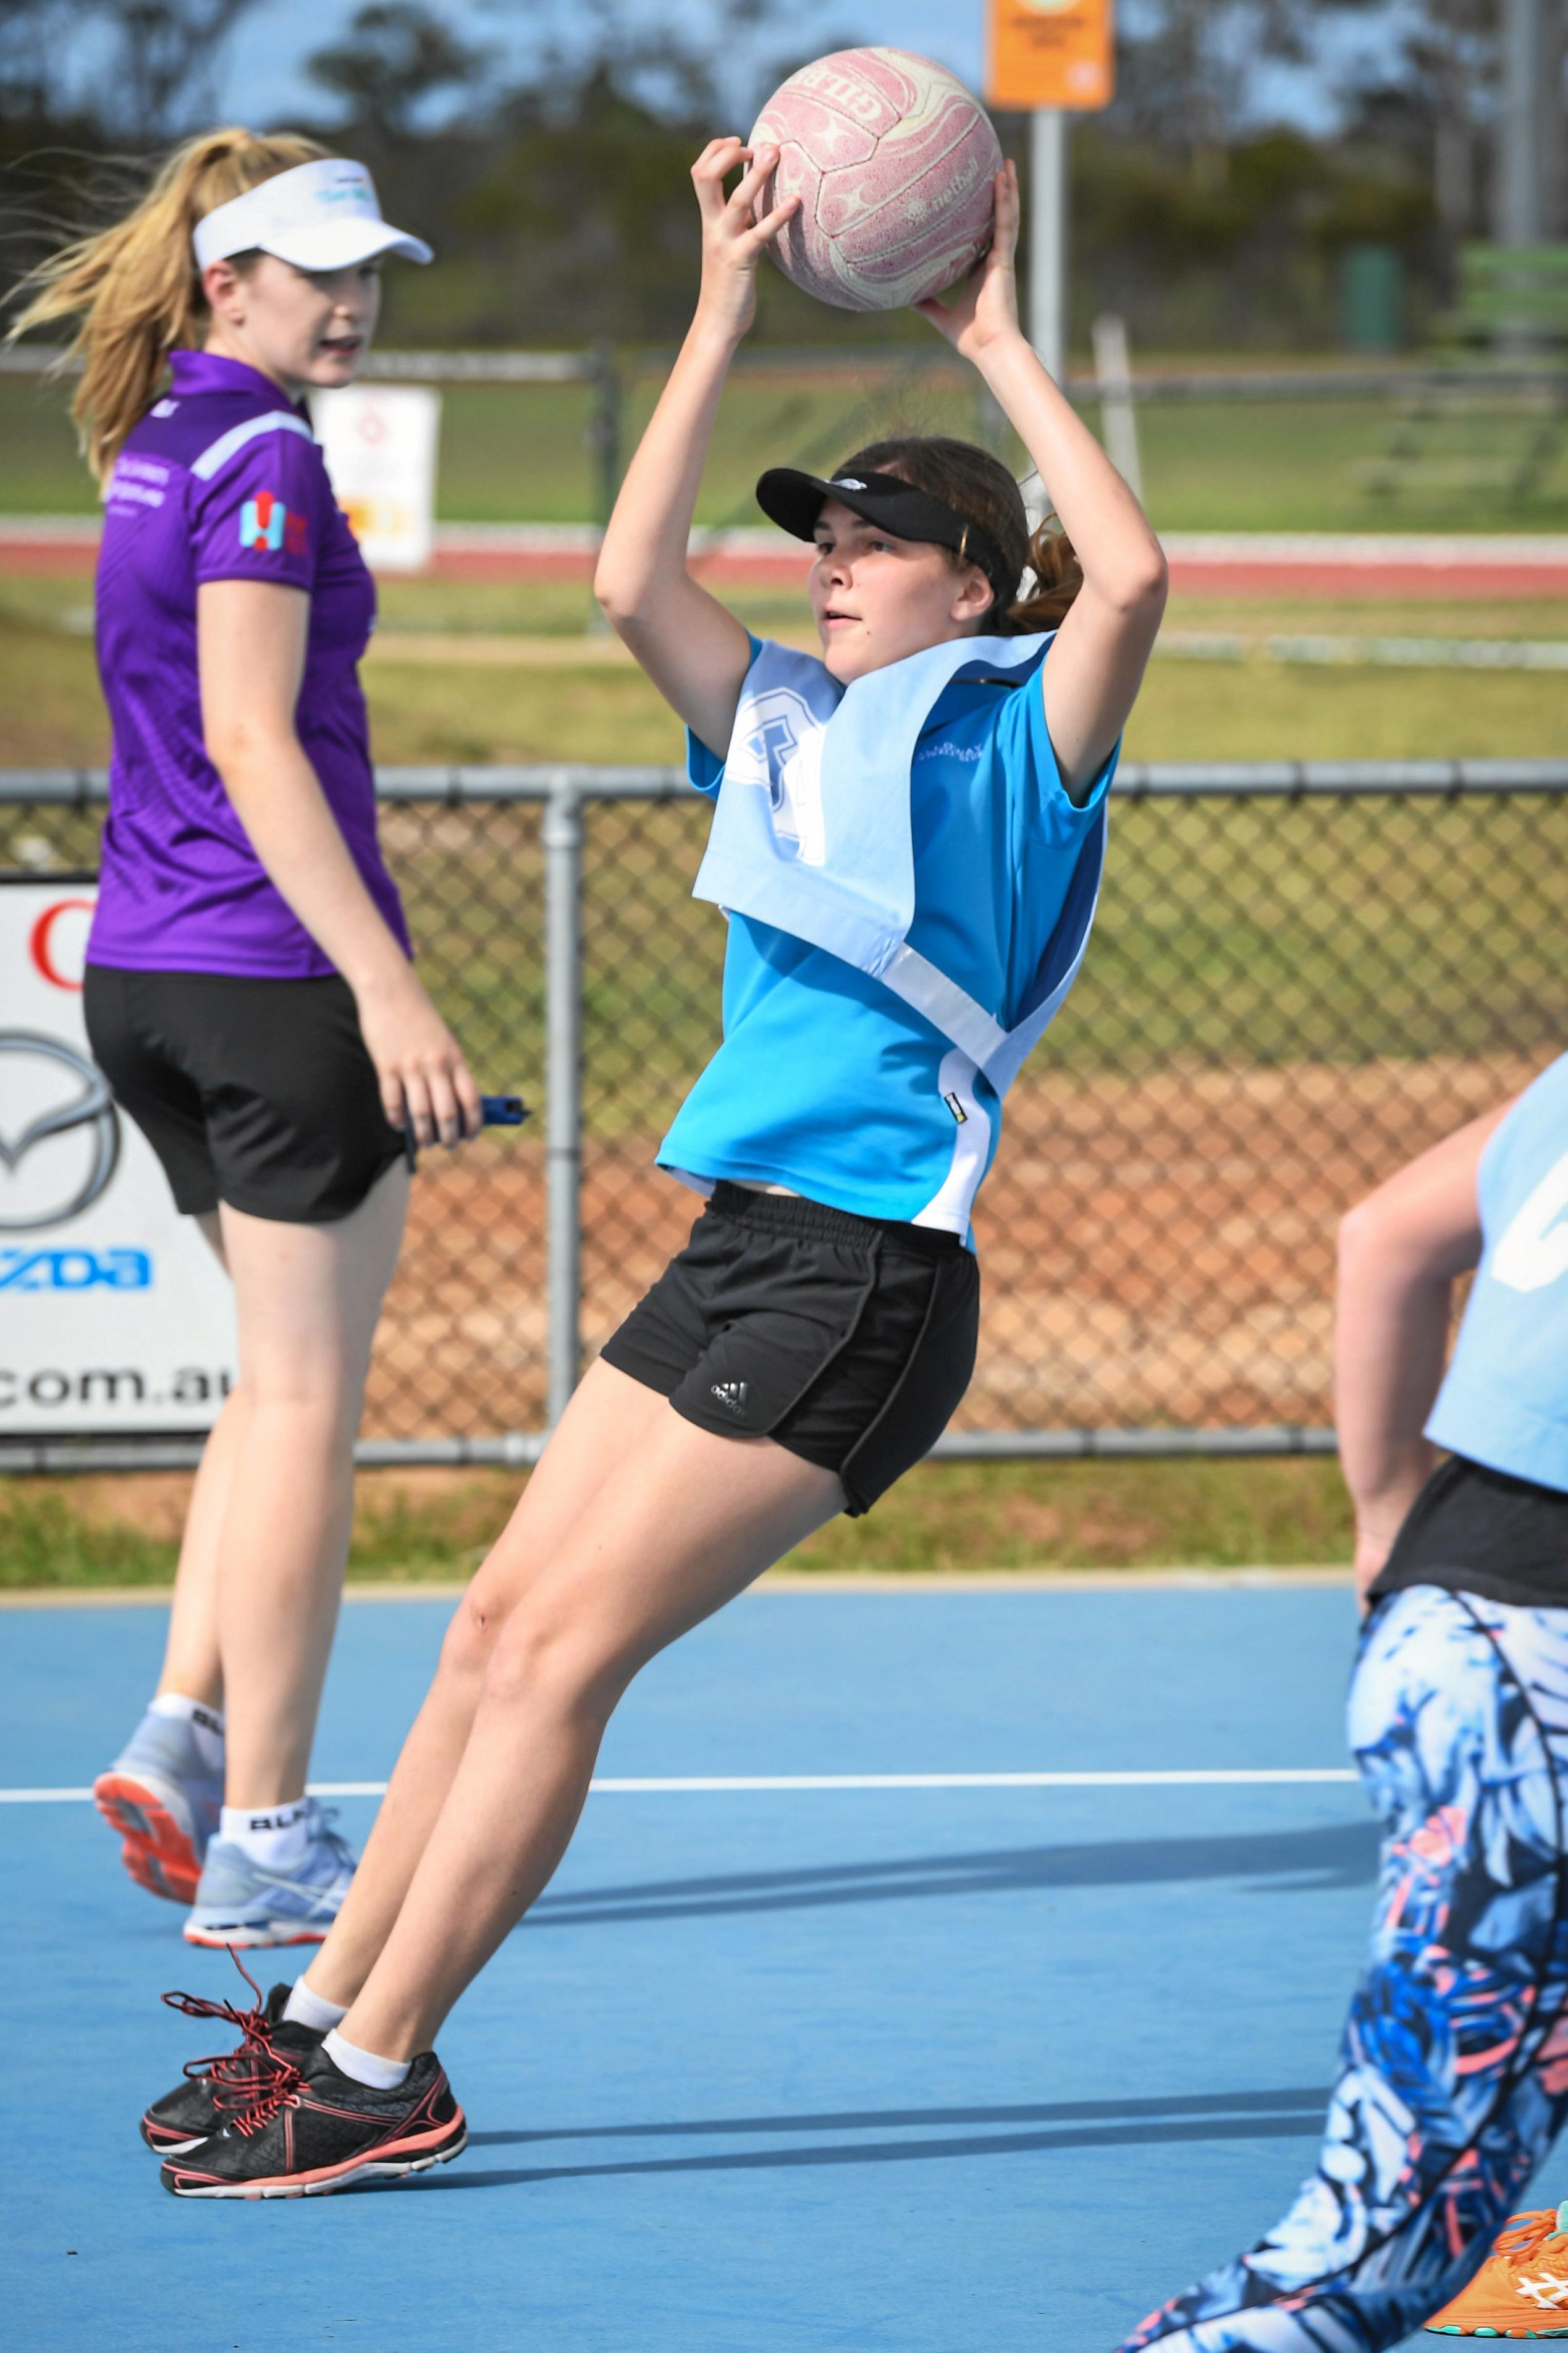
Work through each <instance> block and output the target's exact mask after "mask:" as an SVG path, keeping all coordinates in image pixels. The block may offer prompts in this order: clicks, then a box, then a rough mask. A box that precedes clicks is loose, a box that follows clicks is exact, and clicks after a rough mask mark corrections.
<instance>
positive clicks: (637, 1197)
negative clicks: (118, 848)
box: [0, 762, 1568, 1460]
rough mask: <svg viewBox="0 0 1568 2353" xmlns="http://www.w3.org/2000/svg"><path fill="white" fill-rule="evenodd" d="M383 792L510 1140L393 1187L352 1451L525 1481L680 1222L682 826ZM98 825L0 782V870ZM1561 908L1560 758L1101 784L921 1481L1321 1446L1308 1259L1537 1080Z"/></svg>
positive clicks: (550, 774)
mask: <svg viewBox="0 0 1568 2353" xmlns="http://www.w3.org/2000/svg"><path fill="white" fill-rule="evenodd" d="M381 785H382V792H383V798H384V814H383V828H384V843H385V848H386V850H387V854H388V859H389V862H390V864H391V866H392V868H393V871H394V872H395V874H396V875H397V877H398V879H399V881H400V882H401V884H402V886H403V889H404V892H405V899H406V902H407V906H408V913H409V919H410V923H411V925H412V928H413V931H414V934H415V938H416V942H417V944H418V948H419V955H420V968H421V971H422V973H423V974H424V976H425V977H426V982H427V983H428V985H429V986H430V987H431V988H432V991H433V993H434V994H435V996H436V997H437V1001H438V1002H439V1003H440V1004H441V1006H442V1007H443V1008H444V1010H445V1011H446V1012H447V1016H448V1018H450V1019H451V1020H452V1022H453V1024H454V1026H455V1028H456V1029H457V1030H458V1034H459V1036H460V1037H461V1039H462V1040H463V1042H464V1044H465V1046H466V1048H467V1050H468V1054H469V1057H470V1059H471V1060H472V1063H473V1066H474V1069H475V1071H476V1074H477V1075H478V1077H479V1082H480V1083H481V1085H483V1086H485V1087H486V1088H490V1089H496V1090H500V1089H502V1088H505V1089H512V1088H516V1089H518V1090H520V1091H521V1092H522V1093H523V1094H524V1095H526V1096H527V1097H528V1099H529V1101H530V1103H532V1104H534V1105H536V1106H539V1107H541V1109H542V1117H540V1118H538V1119H537V1120H535V1121H534V1122H532V1123H531V1124H530V1125H529V1126H528V1127H526V1128H525V1129H523V1131H522V1132H521V1135H515V1136H512V1135H501V1136H487V1137H485V1138H483V1139H481V1140H480V1141H479V1143H477V1144H475V1145H470V1146H468V1147H466V1148H465V1150H464V1151H463V1152H462V1153H461V1154H460V1155H458V1156H456V1157H455V1158H453V1159H450V1160H448V1159H447V1157H446V1155H442V1154H439V1153H428V1154H426V1155H424V1157H423V1160H422V1163H421V1168H420V1176H419V1182H418V1184H417V1186H416V1191H415V1198H414V1208H413V1214H412V1219H411V1224H410V1229H409V1237H408V1242H407V1246H406V1248H405V1252H404V1257H403V1261H402V1264H401V1266H400V1269H399V1271H398V1275H397V1280H396V1282H395V1285H394V1288H393V1292H392V1294H391V1297H390V1299H389V1302H388V1304H387V1310H386V1314H385V1316H384V1320H383V1324H382V1327H381V1332H380V1335H379V1338H378V1342H377V1347H376V1355H375V1364H374V1375H373V1380H372V1388H371V1401H370V1410H369V1415H368V1419H367V1422H366V1436H367V1440H369V1441H370V1448H369V1451H371V1452H372V1453H373V1454H374V1456H376V1457H379V1458H381V1459H386V1457H387V1456H388V1455H395V1456H397V1457H401V1458H403V1459H417V1458H419V1457H420V1456H424V1457H426V1458H427V1459H434V1460H440V1459H448V1460H449V1459H451V1458H452V1457H453V1456H454V1455H457V1456H468V1457H469V1458H476V1459H484V1458H487V1457H501V1458H504V1457H506V1456H508V1455H510V1456H512V1457H518V1456H524V1455H526V1454H528V1453H530V1452H531V1451H533V1447H534V1443H536V1440H531V1439H530V1437H529V1436H528V1435H527V1434H531V1433H538V1432H539V1431H540V1430H542V1428H543V1427H545V1426H546V1424H547V1422H548V1420H549V1419H551V1418H552V1416H553V1414H554V1413H555V1412H558V1411H559V1409H560V1407H561V1405H562V1403H563V1401H564V1398H565V1397H566V1395H567V1394H568V1393H569V1391H570V1388H571V1386H572V1383H573V1381H574V1379H575V1377H576V1375H577V1371H578V1368H579V1366H580V1363H581V1361H582V1360H583V1358H584V1356H587V1355H591V1354H592V1353H593V1352H594V1351H595V1349H596V1348H597V1347H598V1346H599V1345H600V1344H601V1343H602V1342H603V1340H604V1339H605V1336H606V1335H607V1334H608V1333H609V1332H610V1331H612V1330H613V1329H614V1327H615V1325H616V1323H617V1322H618V1321H619V1319H620V1318H621V1316H622V1315H624V1314H625V1313H626V1310H627V1308H628V1307H629V1306H630V1305H631V1304H632V1303H633V1302H634V1301H635V1300H636V1299H637V1296H638V1294H639V1293H640V1292H641V1291H642V1290H643V1289H644V1288H645V1287H646V1285H647V1282H649V1281H650V1280H651V1279H652V1277H653V1276H654V1275H655V1274H656V1273H657V1272H658V1270H659V1268H660V1266H661V1265H662V1264H663V1262H664V1261H665V1259H666V1258H667V1256H668V1253H669V1252H670V1250H672V1249H673V1248H675V1247H677V1246H678V1245H679V1242H680V1240H682V1239H683V1237H684V1235H685V1232H686V1231H687V1229H688V1228H689V1222H690V1219H691V1217H692V1215H693V1212H694V1208H695V1206H696V1205H695V1203H694V1201H693V1199H692V1197H691V1196H690V1194H689V1193H688V1192H686V1191H685V1190H684V1189H683V1188H682V1187H680V1186H679V1185H678V1184H676V1183H674V1182H673V1181H672V1180H671V1179H670V1178H668V1177H667V1176H661V1175H660V1174H659V1173H658V1169H657V1168H656V1166H655V1165H654V1162H655V1153H656V1149H657V1146H658V1141H659V1138H660V1136H661V1134H663V1132H664V1129H665V1127H666V1126H667V1125H668V1122H669V1120H670V1118H671V1116H672V1115H673V1113H674V1110H675V1107H676V1105H677V1103H679V1100H680V1098H681V1095H682V1093H683V1092H684V1091H685V1089H686V1087H687V1086H688V1085H689V1083H690V1082H691V1080H692V1079H693V1078H694V1077H695V1075H696V1074H697V1072H698V1071H699V1070H700V1068H701V1066H702V1064H703V1061H704V1060H705V1059H706V1057H707V1056H708V1054H709V1053H710V1051H711V1050H712V1048H713V1046H714V1044H715V1043H716V1041H717V1037H718V1017H719V980H720V969H721V957H722V951H723V923H722V920H721V917H720V915H719V914H718V913H717V912H716V910H714V909H713V908H711V907H709V906H707V905H703V904H700V903H698V902H695V901H693V900H692V898H691V896H690V886H691V881H692V878H693V876H694V874H695V871H696V867H697V863H698V860H699V857H700V851H701V845H702V840H703V837H704V832H705V828H706V824H707V819H708V814H709V812H708V808H707V805H706V804H705V803H703V802H701V801H700V800H699V799H698V798H697V797H695V796H693V795H691V794H690V793H689V792H688V791H687V790H686V789H685V788H684V786H683V785H682V784H681V782H680V779H679V776H678V775H677V774H676V773H675V772H673V771H668V770H662V769H659V770H650V769H643V770H619V771H616V770H603V769H601V770H590V769H583V768H560V769H500V768H496V769H484V768H476V769H466V770H450V771H448V770H407V769H405V770H388V771H384V772H383V775H382V778H381ZM101 793H102V783H101V779H100V778H98V777H88V776H70V775H67V774H63V773H58V772H51V773H49V774H47V775H38V774H26V773H22V772H15V773H13V774H12V775H11V776H9V777H5V778H0V871H9V872H12V873H16V872H18V871H21V872H26V873H27V874H29V875H31V876H33V877H35V878H37V879H45V878H47V877H48V876H49V875H51V874H62V875H63V874H64V873H66V872H68V871H89V870H90V869H91V868H92V866H93V865H94V863H95V861H96V851H97V838H98V828H99V824H100V814H101V811H100V800H101ZM1565 885H1568V762H1534V763H1531V762H1524V763H1520V762H1490V763H1487V762H1469V763H1450V764H1445V763H1412V764H1405V765H1378V766H1371V765H1311V764H1307V765H1288V764H1279V765H1270V766H1261V767H1260V766H1246V767H1241V766H1213V767H1178V766H1169V767H1138V766H1130V767H1128V768H1126V769H1124V770H1123V772H1122V776H1121V783H1120V785H1119V787H1118V791H1117V794H1116V797H1115V802H1114V805H1113V808H1112V814H1111V838H1110V858H1109V861H1108V871H1107V881H1106V887H1105V892H1104V896H1103V898H1102V901H1101V906H1100V917H1099V922H1098V924H1097V927H1096V932H1095V936H1094V939H1093V941H1092V943H1091V944H1090V948H1089V956H1088V959H1087V962H1086V964H1085V967H1084V971H1083V974H1082V976H1081V978H1080V979H1079V984H1078V986H1077V988H1076V989H1075V991H1074V993H1073V996H1072V997H1071V999H1070V1001H1069V1003H1068V1008H1067V1009H1066V1011H1065V1012H1064V1013H1063V1015H1062V1017H1061V1018H1060V1019H1059V1020H1058V1023H1057V1024H1056V1026H1055V1027H1054V1028H1053V1029H1051V1030H1050V1031H1049V1032H1048V1033H1047V1038H1046V1039H1045V1042H1044V1044H1043V1045H1042V1047H1041V1048H1040V1050H1038V1051H1037V1053H1036V1055H1035V1056H1034V1058H1033V1060H1031V1061H1030V1062H1029V1064H1028V1065H1027V1066H1026V1070H1025V1071H1024V1074H1023V1076H1022V1077H1021V1078H1020V1080H1019V1081H1018V1082H1017V1085H1016V1087H1015V1089H1014V1091H1013V1092H1012V1094H1011V1095H1010V1096H1009V1098H1008V1101H1007V1106H1006V1113H1005V1133H1004V1136H1003V1141H1002V1146H1001V1151H1000V1154H999V1156H998V1161H997V1166H996V1167H995V1170H994V1173H993V1175H992V1176H991V1177H990V1179H989V1180H988V1182H987V1184H986V1186H985V1187H984V1191H983V1192H982V1195H981V1198H980V1205H979V1209H978V1213H977V1218H976V1229H977V1237H978V1242H979V1250H980V1257H981V1264H982V1268H983V1270H984V1317H983V1333H982V1341H981V1353H980V1361H979V1366H978V1368H977V1370H976V1373H975V1377H974V1381H973V1387H972V1388H971V1389H970V1392H969V1395H968V1397H967V1398H966V1399H965V1402H964V1404H963V1409H962V1410H961V1412H960V1414H959V1416H958V1418H957V1420H956V1422H955V1425H954V1428H953V1430H952V1431H951V1432H950V1433H949V1437H948V1439H947V1440H946V1441H944V1445H945V1447H946V1449H947V1451H967V1452H973V1453H998V1454H1005V1453H1018V1454H1025V1453H1058V1452H1073V1451H1144V1450H1148V1451H1159V1450H1173V1449H1178V1448H1179V1449H1184V1450H1185V1449H1193V1450H1203V1451H1266V1450H1278V1449H1280V1448H1283V1447H1288V1446H1301V1445H1327V1444H1329V1443H1331V1437H1330V1432H1329V1429H1328V1424H1329V1419H1330V1340H1331V1332H1330V1298H1331V1277H1332V1254H1333V1240H1334V1229H1335V1225H1336V1222H1337V1220H1338V1219H1339V1217H1340V1216H1341V1214H1342V1212H1343V1210H1344V1209H1345V1208H1347V1207H1348V1205H1349V1204H1350V1203H1351V1202H1352V1201H1353V1200H1354V1199H1355V1198H1357V1197H1358V1195H1360V1194H1361V1193H1363V1191H1365V1189H1366V1188H1367V1187H1369V1186H1370V1185H1372V1184H1373V1183H1375V1182H1376V1181H1377V1180H1378V1179H1379V1178H1380V1177H1382V1176H1385V1175H1387V1174H1388V1173H1389V1172H1390V1171H1391V1170H1392V1169H1393V1168H1394V1167H1396V1166H1398V1165H1399V1164H1400V1163H1401V1162H1403V1161H1405V1160H1406V1159H1408V1158H1409V1157H1410V1155H1412V1154H1413V1153H1415V1152H1416V1151H1418V1150H1420V1149H1421V1148H1422V1147H1423V1146H1424V1145H1428V1144H1431V1143H1434V1142H1436V1140H1437V1138H1439V1137H1440V1136H1442V1135H1444V1134H1447V1133H1448V1132H1449V1131H1450V1130H1451V1129H1453V1128H1454V1127H1456V1126H1457V1125H1458V1124H1460V1123H1461V1122H1462V1121H1464V1120H1466V1119H1468V1118H1470V1117H1473V1116H1474V1115H1475V1114H1476V1113H1479V1112H1481V1111H1483V1110H1485V1109H1487V1108H1488V1107H1489V1106H1490V1105H1491V1104H1493V1103H1497V1102H1499V1101H1500V1099H1501V1098H1503V1097H1504V1096H1506V1095H1507V1094H1508V1093H1509V1092H1510V1091H1513V1090H1515V1089H1517V1088H1518V1087H1520V1086H1521V1085H1522V1084H1523V1083H1524V1082H1526V1081H1527V1080H1528V1079H1529V1078H1530V1077H1531V1074H1532V1073H1533V1072H1534V1071H1537V1070H1539V1069H1540V1068H1541V1067H1542V1065H1543V1064H1544V1063H1545V1062H1546V1061H1547V1060H1550V1059H1551V1058H1552V1056H1553V1055H1554V1054H1556V1053H1558V1052H1559V1051H1561V1050H1563V1046H1564V1044H1565V1043H1568V981H1565V978H1564V965H1563V917H1562V909H1563V903H1564V899H1565ZM518 1433H523V1434H525V1435H524V1436H523V1437H522V1438H521V1440H520V1438H519V1436H518V1435H517V1434H518ZM509 1434H510V1435H509Z"/></svg>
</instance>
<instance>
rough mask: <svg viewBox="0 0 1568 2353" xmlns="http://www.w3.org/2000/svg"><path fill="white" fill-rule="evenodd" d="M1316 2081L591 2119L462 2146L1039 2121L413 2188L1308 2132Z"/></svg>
mask: <svg viewBox="0 0 1568 2353" xmlns="http://www.w3.org/2000/svg"><path fill="white" fill-rule="evenodd" d="M1328 2097H1329V2095H1328V2093H1327V2091H1326V2090H1321V2091H1317V2090H1290V2091H1278V2092H1240V2093H1237V2094H1224V2093H1201V2094H1194V2095H1193V2096H1191V2097H1190V2098H1186V2099H1154V2100H1146V2101H1140V2100H1064V2101H1053V2102H1049V2103H1047V2104H1046V2105H1039V2106H1030V2107H1000V2108H889V2109H884V2110H875V2109H873V2110H865V2111H858V2110H857V2111H852V2112H850V2113H848V2114H846V2115H843V2116H831V2115H828V2116H736V2117H727V2118H715V2119H712V2120H710V2121H694V2122H683V2123H679V2124H664V2125H602V2126H586V2127H582V2128H568V2129H565V2130H560V2131H545V2132H480V2133H473V2134H470V2136H469V2139H468V2146H469V2147H470V2148H498V2147H518V2146H526V2147H537V2146H538V2145H539V2144H540V2143H542V2142H546V2141H560V2140H629V2139H650V2140H651V2139H665V2138H674V2137H683V2136H697V2137H702V2138H705V2139H706V2138H711V2137H715V2136H717V2135H719V2134H721V2133H747V2134H750V2133H796V2132H800V2133H811V2132H864V2131H868V2130H869V2131H872V2132H876V2131H882V2132H890V2131H894V2130H907V2129H909V2128H910V2127H917V2126H926V2127H928V2128H929V2127H931V2126H942V2125H951V2126H956V2125H1018V2124H1033V2125H1036V2126H1045V2127H1046V2128H1045V2129H1043V2130H1035V2131H1032V2132H996V2131H991V2132H981V2133H976V2132H950V2133H943V2134H942V2136H941V2137H927V2138H923V2139H911V2140H861V2141H837V2142H828V2143H825V2144H822V2145H820V2146H818V2147H809V2148H774V2149H769V2148H755V2149H753V2148H748V2149H720V2150H710V2151H705V2152H704V2153H703V2154H702V2155H701V2156H700V2157H647V2158H619V2159H610V2160H607V2161H605V2162H603V2163H600V2164H596V2165H553V2166H508V2167H491V2168H489V2169H488V2170H475V2169H474V2168H467V2167H466V2168H464V2169H463V2170H462V2171H461V2172H458V2173H445V2174H441V2175H439V2176H437V2177H434V2178H431V2179H426V2180H425V2181H422V2182H421V2183H420V2184H419V2187H420V2189H422V2190H432V2189H513V2188H519V2187H521V2186H524V2185H526V2184H527V2183H530V2182H540V2181H582V2180H591V2179H608V2178H613V2177H616V2176H618V2175H623V2174H669V2173H747V2172H757V2171H772V2170H774V2169H776V2168H794V2167H800V2166H824V2165H895V2164H900V2163H902V2164H910V2163H929V2162H930V2161H931V2160H932V2159H933V2158H966V2157H1013V2156H1025V2155H1028V2154H1030V2153H1034V2152H1038V2151H1041V2150H1047V2149H1063V2150H1072V2149H1089V2148H1142V2147H1151V2146H1152V2145H1155V2144H1158V2143H1161V2142H1182V2141H1207V2140H1232V2141H1235V2140H1295V2139H1315V2138H1316V2137H1317V2135H1318V2133H1319V2132H1320V2131H1321V2126H1322V2120H1323V2111H1324V2109H1325V2107H1326V2106H1327V2105H1328Z"/></svg>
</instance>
